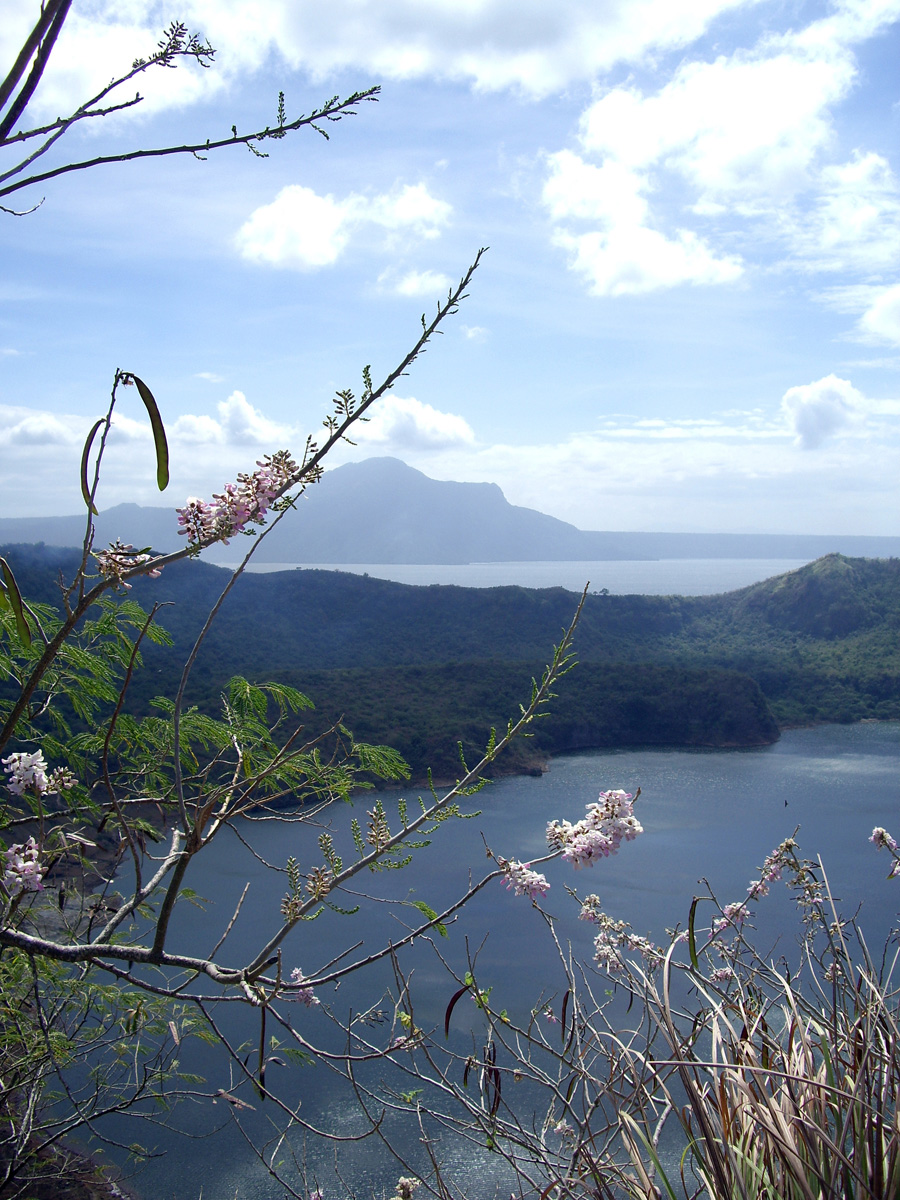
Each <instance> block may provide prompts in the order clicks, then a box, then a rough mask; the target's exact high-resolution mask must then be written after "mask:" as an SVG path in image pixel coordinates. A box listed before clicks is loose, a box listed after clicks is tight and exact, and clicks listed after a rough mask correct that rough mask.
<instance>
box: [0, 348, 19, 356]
mask: <svg viewBox="0 0 900 1200" xmlns="http://www.w3.org/2000/svg"><path fill="white" fill-rule="evenodd" d="M21 353H22V351H21V350H13V348H12V346H0V357H3V358H18V357H19V355H20V354H21Z"/></svg>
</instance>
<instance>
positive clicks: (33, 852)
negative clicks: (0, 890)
mask: <svg viewBox="0 0 900 1200" xmlns="http://www.w3.org/2000/svg"><path fill="white" fill-rule="evenodd" d="M43 877H44V868H43V867H42V866H41V862H40V851H39V850H38V845H37V842H36V841H35V840H34V838H33V837H30V838H29V839H28V841H27V842H24V843H19V844H17V845H15V846H10V848H9V849H8V850H4V852H3V886H4V887H5V888H6V890H7V892H9V894H10V896H17V895H18V894H19V893H20V892H42V891H43V890H44V885H43V883H41V880H42V879H43Z"/></svg>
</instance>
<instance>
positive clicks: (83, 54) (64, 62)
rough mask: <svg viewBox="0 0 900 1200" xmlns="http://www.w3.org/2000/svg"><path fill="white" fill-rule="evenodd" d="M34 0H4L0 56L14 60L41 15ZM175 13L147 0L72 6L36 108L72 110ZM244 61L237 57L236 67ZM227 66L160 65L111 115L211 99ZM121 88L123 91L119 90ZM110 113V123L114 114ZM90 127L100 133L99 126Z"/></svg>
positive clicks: (147, 51)
mask: <svg viewBox="0 0 900 1200" xmlns="http://www.w3.org/2000/svg"><path fill="white" fill-rule="evenodd" d="M37 14H38V6H37V5H35V4H34V3H33V2H32V0H5V3H4V9H3V21H2V22H0V56H2V60H3V61H4V62H12V61H13V60H14V59H15V56H16V54H17V53H18V50H19V48H20V46H21V45H22V43H23V41H24V40H25V38H26V37H27V35H28V33H29V32H30V30H31V27H32V26H33V24H34V22H35V20H36V19H37ZM170 21H171V16H170V15H169V14H168V13H167V12H165V11H163V10H162V8H161V6H160V5H158V4H147V3H143V2H141V0H92V2H91V3H90V4H85V5H82V6H81V7H80V8H79V7H78V6H73V9H72V11H71V13H70V14H69V16H68V18H67V19H66V23H65V25H64V27H63V31H62V33H61V35H60V37H59V40H58V42H57V44H56V46H55V48H54V51H53V55H52V57H51V59H50V63H49V66H48V68H47V70H46V71H45V73H44V76H43V78H42V80H41V85H40V87H39V88H38V90H37V92H36V94H35V97H34V99H33V100H32V102H31V104H30V105H29V109H28V112H29V115H31V116H32V117H33V119H34V120H35V121H36V120H38V119H39V118H50V119H55V118H56V117H59V116H63V115H67V114H68V113H70V112H72V111H74V109H75V108H76V107H77V106H78V105H80V104H82V103H83V102H84V101H86V100H88V99H89V98H90V97H91V96H93V95H95V94H97V93H98V92H99V91H100V90H101V89H103V88H105V87H106V86H107V85H108V84H109V82H110V80H111V79H113V78H115V77H117V76H120V75H123V74H125V73H127V72H128V71H129V70H130V69H131V65H132V63H133V61H134V60H135V59H136V58H138V57H143V58H148V57H149V56H150V55H152V54H153V52H154V51H155V50H156V47H157V43H158V41H159V40H160V38H161V36H162V30H163V28H164V27H165V26H166V25H168V24H169V22H170ZM235 65H237V61H236V60H234V59H233V60H232V69H233V67H234V66H235ZM226 76H227V68H226V70H225V71H222V70H219V69H214V70H209V71H205V70H203V69H202V68H201V67H199V66H198V65H196V64H194V63H188V62H182V63H181V64H179V67H178V70H177V71H172V70H167V69H165V68H163V67H155V68H153V69H152V70H148V71H147V72H146V73H144V74H143V75H142V76H140V78H139V83H138V84H137V85H136V84H135V83H134V82H132V83H130V84H128V85H127V92H126V93H123V94H122V95H121V96H118V99H119V100H120V101H121V100H126V99H131V98H132V97H133V96H134V94H135V91H136V90H140V93H141V95H142V96H143V97H144V102H143V103H142V104H140V105H138V106H136V108H134V109H131V110H130V111H129V112H128V113H127V114H123V115H120V116H118V117H114V118H112V122H113V124H120V123H121V122H122V121H123V120H133V119H134V118H135V116H138V115H139V114H140V115H141V116H143V115H146V114H147V113H149V112H152V111H158V110H160V109H164V108H173V107H174V108H178V107H183V106H184V105H187V104H191V103H194V102H196V101H198V100H201V99H206V98H208V97H209V96H210V95H212V94H214V93H215V92H218V91H219V90H221V89H222V88H223V86H224V85H225V82H226ZM114 95H118V94H117V93H114ZM109 120H110V119H109V118H107V123H108V122H109ZM91 124H92V123H91V122H85V123H84V127H83V128H84V131H85V132H87V133H89V134H93V133H96V132H98V130H97V128H93V129H91V128H89V127H90V126H91Z"/></svg>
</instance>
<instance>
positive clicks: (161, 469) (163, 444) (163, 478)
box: [131, 375, 169, 492]
mask: <svg viewBox="0 0 900 1200" xmlns="http://www.w3.org/2000/svg"><path fill="white" fill-rule="evenodd" d="M131 378H132V379H133V380H134V385H135V387H136V388H137V390H138V391H139V392H140V394H141V399H142V400H143V402H144V407H145V408H146V409H147V415H148V416H149V417H150V425H151V427H152V429H153V443H154V445H155V446H156V484H157V487H158V488H159V490H160V491H161V492H164V491H165V490H166V488H167V487H168V486H169V443H168V442H167V441H166V431H165V429H164V428H163V423H162V417H161V416H160V415H159V409H158V408H157V407H156V401H155V400H154V399H153V393H152V392H151V391H150V389H149V388H148V387H147V385H146V383H144V381H143V380H142V379H138V377H137V375H132V376H131Z"/></svg>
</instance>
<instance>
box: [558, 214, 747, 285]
mask: <svg viewBox="0 0 900 1200" xmlns="http://www.w3.org/2000/svg"><path fill="white" fill-rule="evenodd" d="M553 240H554V242H555V244H556V245H557V246H561V247H562V248H563V249H565V250H568V251H569V255H570V260H569V261H570V266H571V267H572V269H573V270H575V271H578V272H579V274H581V275H584V276H585V278H586V279H587V281H588V284H589V287H590V291H591V292H592V293H593V294H594V295H595V296H628V295H641V294H643V293H646V292H652V291H656V290H657V289H659V288H670V287H676V286H678V284H682V283H691V284H713V283H730V282H731V281H732V280H734V279H737V278H738V277H739V276H740V274H741V272H742V270H743V268H742V266H741V262H740V260H739V259H737V258H735V257H724V258H717V257H716V256H715V254H714V253H713V251H712V250H711V249H710V247H709V246H708V245H707V244H706V243H705V242H704V241H703V240H702V239H701V238H699V237H698V236H697V235H696V234H695V233H693V232H692V231H691V230H687V229H679V230H677V231H676V234H675V237H674V238H667V237H665V236H664V235H663V234H661V233H659V232H658V231H657V230H655V229H648V228H646V227H642V226H639V225H633V226H627V225H624V226H617V227H614V228H613V229H611V230H609V232H602V233H601V232H593V233H584V234H580V235H577V236H576V235H573V234H571V233H567V232H564V231H563V230H557V232H556V233H555V234H554V238H553Z"/></svg>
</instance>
